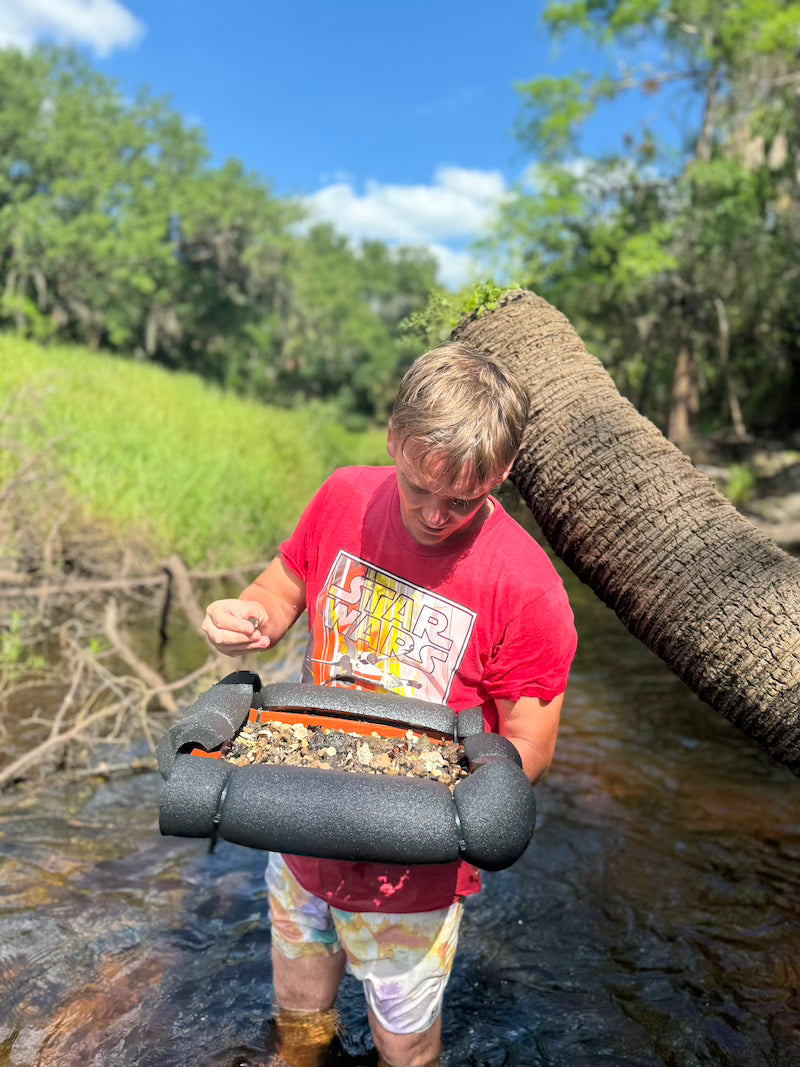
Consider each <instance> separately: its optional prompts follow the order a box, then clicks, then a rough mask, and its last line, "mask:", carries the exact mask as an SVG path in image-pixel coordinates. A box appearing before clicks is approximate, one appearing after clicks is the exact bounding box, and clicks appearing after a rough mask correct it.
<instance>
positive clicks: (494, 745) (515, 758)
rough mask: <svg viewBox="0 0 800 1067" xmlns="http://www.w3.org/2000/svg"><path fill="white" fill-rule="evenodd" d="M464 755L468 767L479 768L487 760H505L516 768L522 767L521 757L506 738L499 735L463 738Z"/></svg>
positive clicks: (478, 735)
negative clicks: (468, 763)
mask: <svg viewBox="0 0 800 1067" xmlns="http://www.w3.org/2000/svg"><path fill="white" fill-rule="evenodd" d="M464 755H465V756H466V757H467V759H468V760H469V762H470V766H472V767H479V766H480V765H481V764H482V763H486V762H487V761H488V760H496V759H507V760H511V762H512V763H515V764H516V765H517V766H518V767H521V766H522V757H521V756H520V754H519V752H517V750H516V748H515V747H514V746H513V745H512V744H511V742H510V741H509V740H508V738H507V737H501V736H500V734H473V735H472V736H471V737H465V738H464Z"/></svg>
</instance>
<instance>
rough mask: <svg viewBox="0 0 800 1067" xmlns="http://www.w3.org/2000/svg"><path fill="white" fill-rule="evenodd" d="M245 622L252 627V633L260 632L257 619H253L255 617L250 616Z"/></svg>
mask: <svg viewBox="0 0 800 1067" xmlns="http://www.w3.org/2000/svg"><path fill="white" fill-rule="evenodd" d="M247 621H248V622H249V623H251V625H252V627H253V631H254V632H255V633H258V632H259V630H260V624H259V621H258V619H257V618H255V616H254V615H250V616H248V619H247Z"/></svg>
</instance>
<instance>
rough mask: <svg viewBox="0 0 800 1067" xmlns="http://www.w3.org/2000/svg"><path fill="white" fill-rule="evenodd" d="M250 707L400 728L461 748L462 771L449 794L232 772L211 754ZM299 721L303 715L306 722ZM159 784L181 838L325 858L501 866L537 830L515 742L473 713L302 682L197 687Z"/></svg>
mask: <svg viewBox="0 0 800 1067" xmlns="http://www.w3.org/2000/svg"><path fill="white" fill-rule="evenodd" d="M251 709H256V710H257V711H260V712H262V716H263V712H269V711H270V710H273V711H279V712H287V711H296V712H301V713H303V714H304V716H307V715H309V714H310V715H311V716H312V717H313V716H314V715H320V716H325V717H326V722H327V724H328V725H330V722H329V720H330V718H334V719H336V720H340V725H339V729H341V730H348V729H353V728H355V727H356V726H359V725H360V727H361V730H362V732H363V729H364V726H363V724H366V725H367V727H368V728H369V729H370V730H372V729H374V730H376V731H378V732H380V730H381V726H387V727H388V726H391V727H402V728H404V729H412V730H416V731H421V732H423V733H425V732H427V733H430V734H431V735H432V736H438V737H440V738H441V737H448V738H452V739H454V740H456V741H458V742H460V743H461V744H462V745H463V746H464V754H465V757H466V759H467V760H468V762H469V768H470V770H469V774H468V775H467V776H466V777H465V778H463V779H462V780H461V781H459V782H458V783H457V784H456V785H455V787H454V789H453V791H452V792H451V791H450V789H449V788H448V787H447V786H446V785H444V784H443V783H442V782H437V781H434V780H433V779H425V778H407V777H400V776H397V775H369V774H359V773H356V772H353V771H340V770H320V769H318V768H312V767H289V766H272V765H269V764H263V763H262V764H252V765H249V766H247V767H237V766H235V765H233V764H232V763H229V762H228V761H226V760H224V759H204V758H199V757H198V755H196V754H195V753H196V752H197V751H198V750H200V751H201V755H202V754H205V753H208V754H215V753H218V752H219V750H220V749H221V748H222V747H223V746H224V745H226V744H227V743H228V742H229V741H231V740H232V739H233V738H234V737H235V735H236V734H237V733H238V732H239V730H240V729H241V727H242V725H243V724H244V723H245V722H246V720H247V719H248V716H250V714H251ZM304 721H307V719H305V718H304ZM158 767H159V771H160V773H161V776H162V778H163V779H164V783H163V787H162V793H161V810H160V819H159V826H160V829H161V833H162V834H171V835H177V836H179V837H208V838H211V839H212V840H216V838H217V836H219V837H221V838H224V839H225V840H227V841H231V842H233V843H235V844H240V845H247V846H249V847H251V848H259V849H266V850H269V851H274V852H289V853H294V854H296V855H305V856H317V857H320V858H324V859H345V860H370V861H374V862H379V863H403V864H407V863H450V862H452V861H454V860H457V859H459V858H462V859H465V860H467V861H468V862H470V863H473V864H474V865H475V866H476V867H481V868H482V869H483V870H487V871H496V870H501V869H503V868H505V867H509V866H510V865H511V864H512V863H514V862H515V860H517V859H518V858H519V857H520V856H521V855H522V853H523V852H524V850H525V848H526V846H527V844H528V842H529V841H530V839H531V836H532V834H533V829H534V824H535V820H536V806H535V802H534V796H533V790H532V788H531V786H530V783H529V782H528V779H527V778H526V777H525V774H524V772H523V771H522V767H521V761H520V758H519V755H518V753H517V751H516V749H515V748H514V746H513V745H512V744H511V743H510V742H509V741H507V740H506V739H505V738H504V737H501V736H499V735H498V734H490V733H486V732H485V731H484V725H483V715H482V712H481V709H480V708H470V709H468V710H466V711H462V712H461V713H460V714H458V715H457V714H456V713H455V712H453V711H452V710H451V709H450V708H448V707H447V706H445V705H443V704H432V703H428V702H427V701H422V700H416V699H413V698H405V697H397V696H391V695H385V694H380V693H367V692H361V691H359V690H355V689H341V688H330V687H325V686H314V685H305V684H294V683H288V684H278V685H271V686H265V687H264V688H262V687H261V681H260V679H259V677H258V675H256V674H251V673H250V672H249V671H237V672H235V673H234V674H230V675H228V676H227V677H226V678H223V679H222V681H220V682H218V683H217V684H216V685H214V686H212V687H211V689H209V690H208V691H207V692H205V693H203V694H202V695H201V696H200V697H199V699H198V700H197V701H196V702H195V704H194V705H193V706H192V707H191V708H190V709H189V710H188V712H187V713H186V715H185V716H184V717H183V718H182V719H181V720H180V721H179V722H177V723H176V724H175V725H174V726H173V727H171V729H170V730H168V731H167V733H166V734H165V735H164V737H163V738H162V739H161V741H160V743H159V746H158Z"/></svg>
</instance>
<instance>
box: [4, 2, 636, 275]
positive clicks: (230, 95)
mask: <svg viewBox="0 0 800 1067" xmlns="http://www.w3.org/2000/svg"><path fill="white" fill-rule="evenodd" d="M543 6H544V4H543V3H542V2H540V0H527V2H525V0H502V2H501V3H497V4H492V3H491V2H489V3H487V2H486V0H482V2H480V3H478V2H476V0H327V2H326V0H295V2H294V3H292V2H289V3H286V2H284V3H280V4H279V3H275V2H273V0H213V2H212V0H1V2H0V47H2V46H4V45H5V46H8V45H13V46H16V47H20V48H23V49H29V48H31V47H34V46H35V45H36V44H37V43H39V42H42V41H55V42H57V43H60V44H71V45H74V46H77V47H79V48H81V49H82V50H83V51H85V52H86V53H87V55H88V56H89V57H90V59H91V61H92V63H93V64H94V65H95V66H96V67H97V68H98V69H99V70H101V71H102V72H103V73H105V74H107V75H109V76H110V77H112V78H114V79H115V80H116V81H117V82H118V83H119V84H120V86H121V88H122V89H123V90H124V91H125V92H126V93H130V94H131V95H133V94H134V93H135V92H136V90H138V89H139V88H141V87H142V86H148V87H149V88H150V90H151V91H152V92H153V93H154V94H155V95H157V96H166V97H168V98H169V100H170V102H171V105H172V106H173V107H174V108H175V109H176V110H177V111H179V112H180V113H181V114H182V115H183V116H184V118H185V119H186V120H187V121H189V122H193V123H197V124H199V125H200V126H202V127H203V129H204V130H205V132H206V136H207V140H208V144H209V148H210V150H211V152H212V156H213V160H214V162H217V163H219V162H222V161H223V160H224V159H226V158H228V157H231V156H233V157H236V158H237V159H240V160H242V161H243V163H244V164H245V165H246V166H247V167H248V169H251V170H253V171H256V172H257V173H258V174H259V175H260V176H262V177H263V178H264V179H265V180H266V181H268V182H269V183H270V185H271V186H272V188H273V190H274V191H275V192H276V193H278V194H280V195H293V196H298V197H303V198H304V199H305V202H306V204H307V206H308V208H309V210H310V211H311V212H312V215H314V216H315V217H318V218H324V219H327V220H329V221H331V222H332V223H333V224H334V225H335V226H336V227H337V228H338V229H339V230H340V231H341V232H343V233H345V234H347V235H348V236H349V237H351V238H352V239H353V240H356V241H357V240H359V239H360V238H362V237H376V238H379V239H381V240H386V241H388V242H389V243H395V242H400V243H406V244H422V245H425V246H427V247H430V248H431V250H432V251H433V252H434V254H435V255H436V256H437V258H438V260H439V263H440V269H441V276H442V279H443V280H444V281H445V282H447V283H449V284H451V285H456V284H459V283H461V282H463V281H466V280H468V278H469V276H470V274H471V272H472V273H474V271H475V267H474V266H473V263H472V257H471V254H470V252H469V244H470V242H471V241H472V240H473V239H474V238H475V237H477V236H479V235H480V233H481V231H482V230H483V229H484V228H485V227H486V225H487V222H488V220H489V218H490V217H491V214H492V212H493V211H494V210H495V208H496V205H497V203H498V201H499V199H500V198H501V197H502V195H503V194H504V192H506V191H507V190H508V188H509V187H510V186H511V184H512V183H513V182H514V181H515V180H516V179H517V178H518V177H520V175H521V174H522V172H523V171H524V169H525V168H526V167H527V166H529V165H530V164H531V159H530V158H529V157H527V156H525V155H524V154H523V153H522V151H521V149H520V147H519V145H518V144H517V142H516V141H515V139H514V136H513V127H514V123H515V120H516V119H517V117H518V114H519V97H518V95H517V93H516V92H515V90H514V83H515V82H518V81H522V80H526V79H530V78H533V77H536V76H538V75H541V74H556V73H565V72H571V71H573V70H575V69H576V67H578V68H580V67H589V68H596V67H597V65H598V59H597V56H596V55H594V54H590V53H587V52H585V51H584V52H583V53H582V54H577V53H576V52H575V51H574V46H573V47H566V46H561V48H560V49H559V48H557V47H556V46H555V45H554V44H553V43H552V41H551V40H550V39H549V37H548V35H547V33H546V31H545V29H544V27H543V25H542V23H541V11H542V9H543ZM640 117H641V113H637V112H634V111H630V110H628V111H625V112H624V113H623V112H620V113H618V115H617V117H616V118H615V119H614V121H613V122H610V123H609V122H608V121H606V122H602V123H595V124H594V126H593V127H590V129H589V131H588V134H587V138H586V143H585V149H586V151H589V152H593V151H603V150H608V149H610V148H614V147H617V146H618V145H619V144H620V142H621V138H622V134H623V133H624V131H625V129H628V128H633V126H634V124H635V123H636V122H638V121H639V119H640Z"/></svg>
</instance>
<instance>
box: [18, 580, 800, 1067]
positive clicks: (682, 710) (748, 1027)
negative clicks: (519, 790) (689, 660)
mask: <svg viewBox="0 0 800 1067" xmlns="http://www.w3.org/2000/svg"><path fill="white" fill-rule="evenodd" d="M568 581H569V587H570V595H571V598H572V601H573V604H574V606H575V610H576V616H577V619H578V628H579V632H580V636H581V645H580V650H579V654H578V658H577V661H576V664H575V669H574V672H573V680H572V685H571V689H570V694H569V699H568V703H567V707H566V711H565V714H564V724H563V728H562V732H561V738H560V742H559V748H558V753H557V759H556V763H555V766H554V768H553V770H552V772H551V774H550V776H549V778H548V780H547V783H546V784H545V785H544V786H542V787H540V788H539V789H538V791H537V800H538V805H539V824H538V828H537V834H536V836H535V838H534V841H533V843H532V845H531V847H530V848H529V849H528V851H527V852H526V854H525V855H524V856H523V858H522V859H521V860H520V861H519V862H518V863H517V864H516V865H515V866H514V867H513V868H511V869H510V870H507V871H501V872H499V873H497V874H494V875H488V876H487V878H486V883H487V888H486V891H485V892H484V893H483V894H481V896H479V897H478V898H473V899H472V900H471V901H470V902H469V906H468V908H467V911H466V918H465V921H464V924H463V927H462V936H461V944H460V949H459V953H458V956H457V959H456V965H455V970H454V974H453V979H452V981H451V985H450V987H449V991H448V997H447V1000H446V1015H445V1043H446V1048H447V1053H446V1056H445V1059H444V1063H445V1065H450V1067H479V1065H482V1067H486V1065H490V1067H500V1065H517V1067H533V1065H547V1067H583V1065H586V1067H589V1065H591V1067H597V1065H601V1064H608V1065H613V1067H628V1065H630V1067H650V1065H653V1067H656V1065H668V1067H695V1065H731V1067H733V1065H736V1067H794V1065H795V1064H796V1063H797V1062H798V1057H799V1056H800V1051H799V1050H800V993H799V992H798V990H799V989H800V904H798V893H797V887H798V871H799V870H800V829H799V828H800V783H798V781H797V779H796V778H795V777H794V776H793V775H791V774H789V772H788V771H786V770H784V769H782V768H779V767H776V766H774V765H773V764H771V762H770V761H769V759H768V758H767V757H766V756H765V755H764V754H763V753H762V752H761V751H760V750H759V749H757V748H756V747H755V746H754V745H753V744H752V743H751V742H749V741H748V740H747V739H745V738H744V737H743V736H742V735H741V734H740V733H739V732H738V731H737V730H736V729H735V728H734V727H732V726H730V724H728V723H727V722H726V721H725V720H724V719H722V717H721V716H719V715H718V714H717V713H715V712H713V711H711V710H710V709H708V708H707V707H706V706H705V705H703V704H701V703H700V702H699V701H698V700H696V699H695V698H694V697H693V696H692V695H691V694H689V693H688V691H687V690H686V689H685V687H684V686H683V685H682V683H681V682H680V681H679V680H678V679H677V678H676V677H674V676H673V675H672V674H671V673H670V672H669V671H668V670H667V669H666V668H665V667H664V666H663V665H662V664H661V663H660V662H659V661H658V660H657V659H656V658H655V657H653V656H652V655H651V654H650V653H648V652H647V651H646V650H645V649H644V648H643V647H642V646H641V645H640V644H638V642H636V641H635V640H634V639H633V638H631V637H630V636H629V635H628V634H627V632H626V631H625V630H624V629H623V628H622V627H621V626H620V624H619V623H618V622H617V621H616V619H615V617H614V616H613V615H612V614H611V613H610V612H609V611H608V610H607V609H605V608H604V607H603V606H602V605H601V604H600V603H599V602H598V601H597V600H596V599H595V598H594V596H593V594H591V592H590V591H589V590H588V589H586V587H584V586H581V585H580V584H579V583H578V582H577V581H576V580H575V579H573V578H571V577H569V578H568ZM157 808H158V781H157V779H156V777H155V776H151V775H142V776H139V777H136V778H132V779H128V780H125V781H118V782H111V783H106V784H104V785H101V786H100V787H99V788H94V787H93V786H92V785H90V784H89V783H83V784H80V785H75V786H71V787H69V788H68V789H66V790H64V791H63V792H62V793H59V794H57V795H54V794H52V793H49V794H48V793H46V792H42V793H40V794H39V795H38V796H36V797H34V798H28V799H22V800H16V801H15V800H14V799H13V798H12V799H6V801H5V803H4V806H3V808H2V809H1V810H0V814H1V815H2V824H0V825H1V827H2V828H1V829H0V879H2V887H3V888H2V897H1V898H0V1067H2V1065H7V1067H33V1065H35V1067H55V1065H59V1067H61V1065H70V1067H72V1065H74V1064H80V1065H82V1067H94V1065H98V1067H99V1065H102V1067H116V1065H120V1067H129V1065H132V1064H135V1065H138V1067H183V1065H192V1067H234V1065H248V1067H255V1065H262V1064H268V1063H270V1062H271V1061H272V1058H271V1056H270V1054H269V1053H268V1052H267V1051H266V1050H267V1043H268V1038H269V1034H268V1025H267V1023H268V1017H269V1007H270V1003H271V997H272V989H271V984H270V969H269V929H268V927H267V926H266V923H265V921H264V917H265V914H266V893H265V889H264V885H263V880H262V872H263V866H264V856H263V855H262V854H260V853H258V852H255V851H252V850H248V849H245V848H241V847H239V846H235V845H230V844H227V843H224V842H222V843H220V845H219V846H218V848H217V850H216V851H215V852H214V853H213V854H209V853H208V850H207V843H206V842H204V841H190V840H186V841H184V840H180V839H175V838H161V837H160V836H159V834H158V831H157ZM339 1008H340V1012H341V1016H342V1019H343V1022H344V1024H345V1026H346V1031H347V1032H346V1036H345V1037H344V1038H343V1042H344V1047H345V1049H346V1055H343V1054H336V1055H334V1054H333V1053H332V1054H331V1057H330V1058H329V1067H333V1064H335V1063H338V1064H343V1063H347V1064H350V1065H356V1064H362V1065H366V1064H369V1063H373V1062H374V1060H373V1058H372V1053H371V1051H370V1042H369V1034H368V1030H367V1024H366V1018H365V1014H364V1007H363V998H362V995H361V991H360V987H359V986H358V985H357V984H356V983H354V982H352V980H349V979H347V980H346V982H345V985H344V986H343V989H342V994H341V997H340V1003H339Z"/></svg>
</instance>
